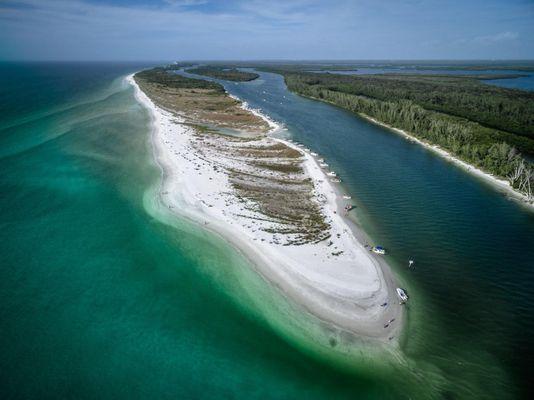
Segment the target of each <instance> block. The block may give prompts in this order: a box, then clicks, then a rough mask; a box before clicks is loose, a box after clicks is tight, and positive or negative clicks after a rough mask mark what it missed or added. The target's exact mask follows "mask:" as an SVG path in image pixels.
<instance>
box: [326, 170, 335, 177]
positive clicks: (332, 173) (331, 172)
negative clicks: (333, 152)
mask: <svg viewBox="0 0 534 400" xmlns="http://www.w3.org/2000/svg"><path fill="white" fill-rule="evenodd" d="M326 175H328V176H337V174H336V173H335V172H334V171H330V172H328V173H327V174H326Z"/></svg>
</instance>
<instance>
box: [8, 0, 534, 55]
mask: <svg viewBox="0 0 534 400" xmlns="http://www.w3.org/2000/svg"><path fill="white" fill-rule="evenodd" d="M259 59H261V60H283V59H293V60H311V59H322V60H327V59H328V60H336V59H337V60H364V59H372V60H385V59H388V60H395V59H400V60H403V59H404V60H409V59H412V60H414V59H534V0H463V1H456V0H451V1H446V0H440V1H438V0H427V1H424V0H404V1H402V0H294V1H292V0H285V1H284V0H248V1H247V0H227V1H223V0H131V1H127V0H0V60H95V61H96V60H131V61H134V60H139V61H141V60H142V61H145V60H150V61H175V60H259Z"/></svg>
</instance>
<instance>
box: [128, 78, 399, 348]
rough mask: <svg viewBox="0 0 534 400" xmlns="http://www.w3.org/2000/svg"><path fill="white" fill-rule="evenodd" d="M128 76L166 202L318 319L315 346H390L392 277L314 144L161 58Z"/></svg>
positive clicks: (394, 333) (394, 311) (394, 309)
mask: <svg viewBox="0 0 534 400" xmlns="http://www.w3.org/2000/svg"><path fill="white" fill-rule="evenodd" d="M129 81H130V82H131V84H132V85H134V87H135V88H136V96H137V98H138V100H139V101H140V102H142V103H143V104H144V105H145V106H146V107H147V108H149V110H150V111H151V113H152V117H153V122H154V131H153V136H152V139H153V144H154V148H155V150H156V159H157V162H158V164H159V165H160V166H161V168H162V169H163V171H164V178H163V183H162V188H161V193H160V196H161V202H162V204H163V205H164V206H165V207H167V208H168V209H169V210H171V212H174V213H176V214H177V215H179V216H180V217H185V218H188V219H191V220H193V221H195V222H197V223H199V224H200V225H202V226H203V227H205V228H206V229H208V230H211V231H213V232H215V233H217V234H219V235H221V236H222V237H223V238H225V239H226V240H227V241H228V242H230V243H231V244H233V245H234V246H235V247H236V248H238V249H239V250H240V251H241V252H242V253H243V254H245V255H246V256H247V257H248V258H249V260H251V262H252V265H253V266H254V267H255V268H256V269H257V272H258V273H259V274H261V275H262V276H263V277H264V278H265V279H266V280H267V281H268V282H270V283H271V284H273V285H275V286H276V287H277V288H278V289H279V290H280V291H281V293H282V294H283V295H284V296H285V297H286V298H288V299H290V300H291V301H292V302H294V304H296V305H298V306H300V307H301V308H302V309H303V311H304V312H307V313H309V314H311V315H312V316H313V317H314V318H316V320H317V321H318V323H320V325H321V326H323V324H326V325H324V326H325V327H328V329H327V330H326V331H325V332H327V334H326V335H325V336H324V343H322V346H324V347H325V348H331V347H335V346H338V345H343V344H344V345H346V346H353V345H354V343H355V341H356V342H357V343H365V344H369V345H371V346H374V345H375V344H379V345H380V347H385V348H391V349H393V348H396V347H397V346H398V339H399V336H400V333H401V332H402V325H403V319H404V318H403V315H404V312H403V310H404V307H403V305H402V302H401V301H400V298H399V296H398V294H397V287H398V283H397V282H396V279H395V277H394V276H393V274H392V272H391V270H390V268H389V266H388V265H387V264H386V263H385V261H384V259H383V258H381V256H379V255H376V254H374V253H373V252H371V251H370V250H371V249H370V248H369V247H367V246H366V245H365V244H364V243H363V242H362V241H361V239H358V238H361V237H363V233H362V232H361V231H359V228H358V227H357V226H355V225H354V224H352V223H351V222H350V221H349V220H348V219H347V218H346V214H347V212H348V210H349V208H347V202H346V200H345V199H343V197H342V195H341V194H340V193H339V192H338V190H337V188H336V187H334V185H333V183H332V180H334V179H333V178H330V176H329V175H328V174H327V173H325V171H324V170H323V169H322V168H321V167H320V166H319V162H318V161H317V160H316V158H315V157H317V155H316V154H314V153H313V154H312V153H311V152H310V151H307V150H306V149H303V148H302V147H299V146H297V145H296V144H294V143H291V142H288V141H284V140H281V139H277V138H274V137H272V136H271V135H270V133H271V132H272V131H273V130H276V129H277V125H276V124H274V123H273V122H271V121H270V120H268V119H266V118H265V117H263V116H261V115H260V114H259V113H257V112H255V111H251V110H248V109H247V108H246V107H245V106H244V104H242V103H241V102H240V101H239V100H237V99H234V98H232V97H230V96H228V95H227V94H226V93H225V91H224V89H223V88H222V86H220V85H218V84H216V83H213V82H207V81H204V80H197V79H190V78H186V77H183V76H180V75H177V74H174V73H172V72H169V71H168V70H165V69H160V68H156V69H152V70H148V71H143V72H140V73H137V74H136V75H135V77H130V78H129ZM330 175H332V176H334V175H335V174H333V173H330ZM349 338H350V339H349Z"/></svg>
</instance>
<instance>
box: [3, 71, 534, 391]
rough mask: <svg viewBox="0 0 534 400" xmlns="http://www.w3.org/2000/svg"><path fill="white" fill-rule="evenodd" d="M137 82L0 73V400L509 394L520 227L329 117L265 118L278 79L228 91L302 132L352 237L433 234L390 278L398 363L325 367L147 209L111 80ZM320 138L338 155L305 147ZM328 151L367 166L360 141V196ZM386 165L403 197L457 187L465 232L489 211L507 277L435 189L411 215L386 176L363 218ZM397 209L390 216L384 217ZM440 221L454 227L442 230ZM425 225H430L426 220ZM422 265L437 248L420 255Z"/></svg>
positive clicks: (460, 180)
mask: <svg viewBox="0 0 534 400" xmlns="http://www.w3.org/2000/svg"><path fill="white" fill-rule="evenodd" d="M141 67H143V66H142V65H133V64H98V63H94V64H0V80H1V82H0V109H1V110H2V114H1V119H0V171H1V172H0V223H1V232H2V234H1V237H0V265H1V275H0V298H1V302H0V345H1V346H2V357H0V394H1V396H2V398H6V399H11V398H13V399H15V398H17V399H18V398H24V399H28V398H35V399H37V398H39V399H41V398H54V399H55V398H88V399H94V398H113V399H117V398H125V399H126V398H127V399H131V398H185V399H197V398H203V399H204V398H205V399H212V398H213V399H220V398H246V399H249V398H258V399H266V398H272V399H301V398H306V399H308V398H309V399H315V398H317V399H388V398H389V399H398V398H401V399H402V398H492V397H494V398H504V397H511V398H517V397H520V396H521V395H522V394H523V393H526V389H525V388H526V387H527V379H526V378H524V377H523V375H522V373H521V372H520V370H521V368H522V366H528V364H529V360H530V358H529V357H530V355H531V350H532V346H531V341H530V339H529V338H528V337H527V336H526V335H525V332H524V331H523V330H524V329H528V327H529V326H531V323H530V322H528V316H529V315H530V314H529V312H530V311H529V310H530V307H529V306H530V305H531V304H532V300H531V299H530V300H529V296H528V294H529V293H532V291H531V288H532V287H533V283H534V279H532V272H531V270H532V269H531V268H528V266H529V265H530V266H531V264H529V260H531V259H532V258H528V257H530V253H529V251H532V250H528V251H526V254H525V253H518V251H517V246H525V245H528V243H531V242H529V241H530V240H531V239H532V236H531V234H532V232H533V231H532V230H530V229H532V226H533V224H534V221H532V217H531V216H530V214H528V213H525V212H524V211H522V210H521V209H520V208H519V207H517V206H515V205H514V204H509V203H510V202H506V201H505V200H503V198H501V197H498V196H495V194H494V193H493V192H492V191H491V190H490V189H488V188H486V187H485V186H484V185H481V184H480V183H479V182H476V181H472V180H470V179H469V178H465V177H464V176H463V175H461V174H459V173H457V172H454V171H455V170H454V169H451V167H450V166H449V165H446V164H444V163H442V162H441V161H440V160H439V159H436V158H435V157H433V156H429V155H427V154H426V153H424V152H423V151H422V150H420V149H418V148H417V147H414V146H413V145H411V144H407V143H406V142H402V141H399V142H394V143H393V144H394V145H392V146H391V148H390V147H388V146H389V145H388V143H389V141H390V140H392V139H391V137H395V136H392V135H390V134H388V133H387V132H384V131H381V130H379V131H373V129H377V128H376V127H372V128H362V127H361V126H360V125H357V124H361V121H359V120H357V119H355V118H354V117H352V116H350V115H349V114H347V113H344V112H342V111H340V110H337V109H335V108H333V107H329V106H326V105H323V104H319V105H317V104H318V103H317V104H316V103H312V102H309V103H308V102H307V101H305V100H303V99H299V98H297V97H295V98H293V99H292V101H293V103H288V104H285V105H281V106H279V108H277V107H278V103H279V102H283V101H285V100H283V99H284V97H283V96H286V97H288V96H289V94H288V93H287V91H285V88H284V86H283V82H281V80H280V79H279V77H278V78H277V77H276V76H273V75H266V76H262V78H263V79H262V80H259V81H257V82H254V83H250V84H238V85H234V87H235V93H236V94H238V95H241V96H242V97H244V98H247V100H248V101H250V102H252V103H254V101H257V102H258V103H259V102H260V101H262V97H264V96H263V95H262V94H261V93H262V90H263V89H268V90H270V91H271V92H272V93H273V94H272V96H274V97H273V100H272V104H271V105H270V106H265V111H266V112H268V113H269V114H270V115H272V116H273V117H275V118H277V119H278V120H281V121H283V122H284V123H286V125H287V126H288V127H289V128H290V131H291V134H292V135H294V136H296V137H299V139H301V140H306V137H305V134H306V132H308V136H307V140H309V141H310V143H309V145H310V146H313V147H314V148H315V149H316V150H319V151H321V152H322V153H324V154H326V155H327V156H328V157H329V162H330V163H331V164H334V165H336V169H338V170H340V172H343V167H344V166H345V169H346V170H347V171H346V174H347V177H346V178H345V177H344V178H345V180H346V182H347V185H348V186H349V189H350V190H351V193H352V192H355V193H353V194H356V193H358V195H359V202H360V203H361V208H362V210H361V211H360V217H361V219H362V221H363V222H364V223H365V225H366V226H367V228H368V229H369V231H370V232H371V233H372V234H373V236H375V237H378V238H380V239H381V240H383V243H385V244H386V245H387V246H388V247H389V248H391V249H392V250H393V251H394V252H401V256H399V259H402V258H404V256H405V255H404V254H402V250H401V248H406V249H407V250H404V251H405V252H407V251H409V250H410V251H413V249H416V248H417V243H413V241H414V240H415V239H414V235H415V232H417V231H418V230H419V231H420V232H421V235H424V234H425V233H426V234H428V232H429V231H432V230H433V232H434V235H433V236H432V240H433V241H434V242H435V243H437V244H436V245H432V244H431V243H430V240H429V243H425V245H428V246H430V248H429V250H428V251H423V250H419V251H418V252H417V254H416V256H417V261H418V262H420V263H421V268H420V269H418V270H417V271H418V272H417V273H415V274H413V275H409V274H406V273H405V272H403V270H402V268H401V267H400V266H399V273H400V274H401V277H402V279H404V280H406V281H407V283H408V284H409V287H410V290H411V291H412V292H413V294H414V296H413V298H414V302H413V303H412V304H413V305H411V306H410V310H409V313H408V326H407V330H406V332H407V334H406V337H405V338H403V341H402V344H403V345H402V351H401V352H400V353H393V354H390V353H388V352H387V351H386V352H381V351H380V350H377V351H371V350H370V349H368V348H365V347H362V346H361V345H359V344H354V345H353V346H352V347H351V346H350V345H346V346H344V345H343V343H342V341H340V344H339V346H337V347H336V348H335V349H331V348H329V346H328V345H327V343H328V341H327V339H328V338H327V337H326V336H325V331H324V330H323V329H322V327H321V326H320V325H318V324H317V323H316V321H313V319H311V318H309V317H308V316H306V315H305V314H304V313H302V312H301V310H299V309H298V308H295V307H294V306H293V305H291V304H289V303H287V302H285V301H284V299H283V298H281V297H280V296H279V294H278V293H277V291H276V289H272V288H271V287H270V286H269V285H267V284H266V283H265V282H264V281H263V280H262V279H261V277H259V276H257V275H256V274H255V273H254V272H253V271H252V269H251V268H250V265H249V264H248V262H247V261H246V260H245V259H243V257H242V256H240V255H239V254H238V253H237V252H236V251H234V250H233V249H232V248H230V247H229V246H227V245H226V244H225V243H224V241H222V240H221V239H220V238H218V237H215V236H213V235H211V234H208V233H206V232H203V231H202V230H201V229H199V228H197V227H195V226H194V225H191V224H189V223H187V222H186V221H181V220H179V219H176V218H172V217H171V216H169V215H168V214H166V212H165V210H164V209H163V208H161V207H159V205H158V203H157V200H156V198H155V196H154V192H155V191H156V189H157V187H158V185H159V184H160V170H159V169H158V168H157V166H156V165H155V164H154V161H153V157H152V153H151V151H152V149H151V147H150V144H149V141H148V140H149V132H150V120H149V115H148V113H147V112H146V110H144V109H143V108H142V107H141V106H140V105H139V104H137V102H136V101H135V99H134V96H133V90H132V89H131V88H130V87H129V86H127V85H125V84H124V83H123V81H122V77H123V76H124V75H126V74H127V73H129V72H132V71H135V70H138V69H139V68H141ZM261 85H264V86H261ZM265 103H266V102H265ZM292 107H293V108H292ZM284 110H285V111H284ZM306 110H307V111H306ZM284 112H285V113H284ZM306 112H308V113H309V114H306ZM354 121H356V122H354ZM325 124H327V125H325ZM354 124H356V125H354ZM325 127H329V129H331V134H332V135H333V134H334V133H336V132H337V133H338V134H339V135H340V138H341V139H342V140H341V139H340V140H341V142H340V143H336V142H335V141H333V140H328V141H323V142H321V141H320V132H324V129H326V128H325ZM357 127H358V128H357ZM354 129H359V131H358V132H361V133H360V134H359V135H360V136H357V137H356V139H357V140H355V139H350V138H349V137H348V136H347V135H346V132H347V131H349V132H352V131H353V130H354ZM299 135H300V136H299ZM373 135H374V136H373ZM347 140H355V141H354V142H352V143H353V146H352V147H351V148H352V150H353V152H352V153H351V154H352V155H353V156H354V155H355V154H358V155H359V153H358V152H363V154H367V155H369V154H371V153H370V151H369V149H372V148H373V146H376V144H377V142H376V141H378V145H379V146H381V147H382V148H383V149H386V150H387V151H382V152H377V153H376V154H377V155H376V156H374V157H370V158H369V159H368V160H367V164H368V165H369V168H371V169H372V171H375V169H376V171H375V172H376V176H374V177H373V179H370V177H369V173H367V174H365V173H364V172H362V171H361V170H360V169H361V168H363V167H362V166H361V165H360V166H359V169H358V170H355V171H350V169H349V168H348V167H347V166H348V165H349V164H344V162H345V157H347V154H346V153H344V152H343V151H342V148H340V147H339V146H343V144H346V143H347ZM393 140H396V139H393ZM406 146H408V147H406ZM345 147H347V146H345ZM358 148H359V150H356V149H358ZM354 151H356V152H357V153H354ZM404 152H406V154H407V155H404ZM335 154H339V157H338V159H337V160H336V159H335ZM380 154H383V158H382V159H380V157H379V156H378V155H380ZM399 154H400V155H401V156H403V157H406V160H405V161H406V162H407V163H408V165H412V163H413V168H414V170H413V171H412V179H413V180H415V181H416V182H419V181H423V182H424V181H425V178H426V180H427V184H430V183H431V178H432V174H433V173H435V168H437V169H438V171H440V173H442V171H453V172H452V173H450V175H448V178H447V179H448V180H447V181H446V182H444V184H445V185H456V186H455V188H456V191H454V193H456V192H459V193H460V194H461V196H460V198H464V197H465V198H466V199H465V200H464V203H465V202H467V203H468V204H471V203H469V201H471V202H475V204H476V205H477V206H478V207H482V209H481V210H480V213H484V211H483V210H488V209H490V210H491V208H489V207H490V206H489V205H488V203H489V204H490V205H491V206H492V207H496V208H495V210H496V211H495V215H494V216H493V217H491V218H489V224H491V225H492V226H493V224H495V220H494V219H499V218H503V217H506V218H507V219H508V220H510V221H511V222H506V221H501V222H500V225H499V229H500V230H501V231H503V232H505V234H506V235H510V236H512V235H515V236H513V237H514V238H515V240H516V241H517V243H518V245H517V246H516V247H514V253H513V254H511V255H509V254H508V253H507V256H506V259H505V261H506V265H507V266H509V265H513V266H514V268H515V271H516V272H517V273H518V274H519V277H514V276H513V275H512V274H509V273H508V271H509V268H508V267H507V268H506V270H503V269H499V268H498V267H497V266H498V261H499V257H500V255H501V253H502V252H503V248H502V246H504V245H505V244H506V245H511V244H510V243H509V242H508V239H507V242H506V243H503V244H502V245H496V240H497V236H498V234H497V233H496V232H493V231H492V230H489V229H487V228H486V227H481V228H476V229H475V227H474V226H473V223H472V222H473V220H472V219H470V217H469V216H468V213H469V212H472V210H473V208H472V207H474V206H475V204H472V205H471V206H470V207H468V208H467V211H465V212H462V211H461V210H459V209H457V208H455V207H453V206H451V203H450V201H452V200H447V196H446V194H445V193H446V192H448V191H446V190H445V189H443V190H442V189H440V187H441V186H440V185H439V183H438V182H436V183H434V184H433V187H434V188H435V190H437V194H436V195H435V196H432V195H430V199H429V201H428V202H426V201H425V200H423V199H421V198H420V197H416V199H417V201H416V203H417V205H418V207H417V209H416V210H415V211H413V210H412V208H411V207H412V206H411V205H410V204H408V203H409V202H408V200H407V199H405V197H404V196H405V194H403V193H404V191H403V190H402V188H403V185H405V183H404V184H403V182H402V179H401V172H402V171H398V174H393V178H391V177H390V179H391V182H392V184H391V185H390V187H389V188H388V189H387V190H388V191H391V190H397V191H398V192H397V197H396V198H393V199H391V200H390V201H389V203H390V205H389V206H387V204H384V203H383V200H382V201H381V200H380V199H381V196H380V194H381V193H383V192H384V189H383V188H381V187H380V184H384V183H383V182H382V179H386V176H387V174H383V175H382V174H380V173H379V172H377V171H378V169H377V168H378V166H377V165H379V163H382V164H384V163H385V162H386V161H385V160H389V161H387V162H394V160H396V159H397V158H398V157H399ZM349 158H350V157H349ZM358 159H360V157H358ZM392 160H393V161H392ZM354 162H355V161H354ZM336 163H338V164H336ZM418 163H420V164H422V165H424V166H426V169H425V168H422V167H419V168H418V166H419V164H418ZM429 166H430V167H429ZM349 172H350V175H349ZM416 172H417V173H416ZM390 175H391V171H390ZM366 176H367V178H366ZM376 180H378V183H376V184H375V183H374V182H376ZM473 193H475V194H473ZM455 196H456V197H455V198H454V199H455V201H460V200H459V198H458V196H459V194H456V195H455ZM477 196H478V197H477ZM360 197H361V198H360ZM479 197H480V198H479ZM464 203H459V204H461V205H462V206H465V204H464ZM376 207H380V210H378V209H377V208H376ZM399 207H400V208H401V210H402V211H403V212H401V213H399V217H395V212H399ZM451 208H452V210H451ZM447 210H448V211H449V212H451V213H452V214H453V216H454V218H452V217H451V216H447V217H445V216H443V215H442V213H444V212H445V211H447ZM416 211H417V212H418V213H419V214H420V215H419V219H418V221H419V222H418V224H417V227H414V228H411V229H409V230H408V231H407V232H406V234H405V235H404V237H399V236H401V235H398V232H399V230H400V229H401V228H400V227H401V226H403V224H405V223H406V221H403V220H402V216H406V215H408V216H410V215H411V214H410V212H416ZM486 212H487V211H486ZM436 213H437V215H438V217H437V219H436V218H430V215H431V214H436ZM399 218H400V220H399ZM406 218H407V217H406ZM447 218H448V219H447ZM451 218H452V219H451ZM471 218H472V217H471ZM479 218H483V217H481V216H479ZM461 221H467V222H466V224H464V225H462V224H461V223H460V222H461ZM453 223H459V224H460V226H461V235H460V236H464V235H465V236H464V237H465V238H466V239H465V240H468V241H470V242H471V243H474V246H475V249H474V250H473V251H471V250H466V249H465V248H463V247H462V246H459V243H458V242H456V240H460V237H457V236H454V235H453V237H452V239H446V238H447V237H448V236H446V235H445V234H446V233H448V232H449V230H450V229H451V228H450V225H451V224H453ZM439 229H442V232H441V234H436V233H435V232H439ZM474 232H475V233H474ZM484 238H485V240H486V241H489V245H492V246H494V247H495V250H494V252H493V253H491V254H489V255H486V256H485V257H484V263H483V265H481V266H479V265H474V264H473V259H474V258H475V254H474V253H475V250H477V249H478V250H480V243H481V241H482V240H483V239H484ZM417 240H420V238H418V239H417ZM439 246H442V247H443V248H444V249H443V250H442V251H440V252H437V253H435V252H434V250H435V249H436V247H439ZM455 246H456V247H455ZM447 253H448V257H449V259H451V260H457V259H459V258H462V257H464V258H466V261H464V262H463V263H462V266H463V267H464V268H468V269H469V271H470V272H465V270H463V271H464V272H463V273H462V272H461V271H462V270H460V269H459V268H455V267H454V266H453V264H452V261H451V263H446V262H444V259H446V257H445V255H446V254H447ZM492 258H493V259H494V260H493V259H492ZM501 259H502V257H501ZM392 262H395V259H394V258H393V259H392ZM399 263H400V261H399ZM433 263H435V265H434V264H433ZM425 264H428V265H432V268H430V267H428V268H426V269H425V268H423V267H422V266H423V265H425ZM436 274H437V275H436ZM436 278H437V279H436ZM436 281H437V282H436ZM475 281H481V282H482V286H481V287H480V288H479V287H478V286H477V285H476V284H475V283H474V282H475ZM433 289H435V290H433ZM488 289H494V290H495V295H493V296H492V297H493V298H496V299H497V300H498V302H496V303H493V304H492V305H491V307H486V308H484V307H483V308H482V310H479V308H478V307H480V306H481V305H483V304H484V299H485V298H486V299H487V297H485V293H484V291H485V290H488ZM505 293H508V294H509V296H505ZM468 294H470V295H471V297H470V296H469V295H468ZM451 296H452V297H451ZM451 298H452V299H453V301H452V302H451ZM423 299H426V300H427V301H426V302H425V301H423ZM451 303H452V304H451ZM486 303H487V300H486ZM466 307H467V309H466ZM454 309H456V312H453V310H454ZM462 309H463V312H462ZM488 309H489V310H494V311H495V312H496V316H493V314H491V313H490V312H489V311H488ZM467 310H469V311H467ZM455 318H456V321H455ZM471 319H475V320H476V321H480V322H481V323H482V324H483V328H484V331H482V329H479V328H477V324H476V323H473V322H471V323H469V321H470V320H471ZM466 320H467V322H466ZM524 321H527V322H524ZM529 324H530V325H529ZM516 336H518V337H516ZM513 337H516V339H511V338H513ZM325 343H326V345H325ZM458 363H463V364H458ZM512 364H515V366H516V369H514V368H513V367H512V366H511V365H512ZM525 376H527V374H526V373H525Z"/></svg>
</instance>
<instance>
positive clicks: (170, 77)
mask: <svg viewBox="0 0 534 400" xmlns="http://www.w3.org/2000/svg"><path fill="white" fill-rule="evenodd" d="M135 76H136V78H138V79H141V80H144V81H146V82H148V83H153V84H159V85H162V86H166V87H169V88H174V89H211V90H213V93H214V94H221V93H224V88H223V87H222V86H221V85H219V84H218V83H216V82H208V81H206V80H204V79H192V78H186V77H184V76H181V75H177V74H173V73H170V72H169V71H168V68H153V69H148V70H145V71H141V72H138V73H137V74H135Z"/></svg>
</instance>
